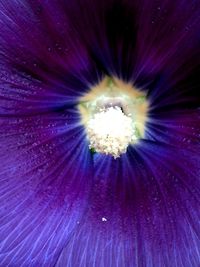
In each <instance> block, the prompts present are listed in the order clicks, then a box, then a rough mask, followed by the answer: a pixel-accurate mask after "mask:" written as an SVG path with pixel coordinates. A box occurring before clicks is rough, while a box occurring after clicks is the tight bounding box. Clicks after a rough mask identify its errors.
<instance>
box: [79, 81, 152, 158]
mask: <svg viewBox="0 0 200 267" xmlns="http://www.w3.org/2000/svg"><path fill="white" fill-rule="evenodd" d="M79 110H80V113H81V117H82V124H83V125H84V127H85V131H86V134H87V139H88V141H89V148H90V149H91V150H92V151H93V152H98V153H103V154H106V155H111V156H113V157H114V158H118V157H120V155H121V154H124V153H126V151H127V148H128V146H129V145H131V144H136V143H137V142H138V141H139V139H141V138H143V137H144V133H145V122H146V120H147V112H148V102H147V100H146V95H145V94H144V92H141V91H139V90H138V89H136V88H135V87H133V86H132V85H131V84H130V83H125V82H123V81H121V80H119V79H117V78H113V79H111V78H110V77H106V78H104V79H103V80H102V81H101V82H100V83H99V84H97V85H96V86H94V87H92V88H91V89H90V91H89V92H88V93H86V94H85V95H84V96H83V97H82V98H81V99H80V101H79Z"/></svg>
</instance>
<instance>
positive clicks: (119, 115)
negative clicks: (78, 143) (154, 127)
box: [86, 106, 137, 158]
mask: <svg viewBox="0 0 200 267" xmlns="http://www.w3.org/2000/svg"><path fill="white" fill-rule="evenodd" d="M86 131H87V135H88V139H89V142H90V145H89V146H90V148H91V149H94V150H95V151H96V152H100V153H104V154H107V155H112V156H113V157H114V158H117V157H119V156H120V155H121V154H123V153H126V150H127V147H128V145H129V144H131V143H134V141H135V140H137V134H136V129H135V125H134V123H133V120H132V117H131V116H127V115H125V114H124V113H123V111H122V110H121V108H120V107H118V106H113V107H107V108H101V109H100V110H99V111H98V112H96V113H95V114H93V116H92V117H91V119H90V120H88V122H87V125H86Z"/></svg>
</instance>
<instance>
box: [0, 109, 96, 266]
mask: <svg viewBox="0 0 200 267" xmlns="http://www.w3.org/2000/svg"><path fill="white" fill-rule="evenodd" d="M78 122H79V114H78V112H76V111H74V109H72V110H71V111H70V110H69V109H68V110H67V111H66V114H65V113H63V112H62V113H61V114H59V113H49V114H47V115H46V116H45V115H44V114H43V115H38V116H33V117H29V116H27V117H24V118H13V117H10V118H3V119H1V126H2V127H1V132H0V140H1V142H0V143H1V152H0V158H1V162H0V170H1V173H0V181H1V187H0V208H1V209H0V218H1V219H0V236H1V242H0V251H1V253H0V262H1V265H4V266H14V265H16V266H53V265H54V263H55V260H56V259H57V257H58V255H59V253H60V250H61V249H62V247H63V246H64V244H66V242H67V240H68V238H69V237H70V235H71V234H72V232H73V230H74V229H75V228H76V227H77V222H78V221H79V220H80V218H81V217H82V216H83V214H84V212H85V209H86V207H87V205H88V203H87V200H88V192H89V190H90V183H91V157H90V154H89V152H88V147H87V144H86V142H85V141H84V139H85V136H84V133H83V129H82V127H81V126H80V124H79V123H78ZM86 178H87V179H86Z"/></svg>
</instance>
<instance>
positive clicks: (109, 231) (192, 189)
mask: <svg viewBox="0 0 200 267" xmlns="http://www.w3.org/2000/svg"><path fill="white" fill-rule="evenodd" d="M195 155H196V154H195V153H192V152H187V154H186V152H185V150H184V149H179V150H178V151H177V149H175V148H173V147H170V146H168V145H166V146H165V145H163V144H160V145H159V144H156V143H153V142H152V143H151V142H144V143H142V144H140V145H138V146H137V147H135V148H134V149H133V148H130V149H129V152H128V154H127V156H124V157H123V158H122V159H117V160H115V161H114V160H113V159H110V160H107V158H105V157H104V158H102V157H101V158H99V159H97V161H96V181H95V183H94V185H93V193H92V197H91V200H90V209H89V211H88V213H87V215H86V216H85V217H84V219H83V220H82V221H80V224H79V229H77V231H76V232H74V234H73V235H72V238H71V240H70V242H69V243H68V244H67V245H66V246H65V248H64V249H63V251H62V253H61V255H60V258H59V260H58V263H57V265H56V266H59V267H61V266H73V265H74V266H102V267H103V266H106V267H108V266H126V267H129V266H130V267H131V266H138V267H139V266H148V267H151V266H152V267H153V266H156V267H162V266H172V265H173V266H177V267H178V266H187V267H190V266H191V267H193V266H198V264H199V239H198V237H199V232H200V225H199V221H198V218H199V215H200V214H199V209H198V208H199V197H200V191H199V182H200V181H199V179H197V177H199V172H200V168H199V166H200V159H196V158H195ZM176 158H178V161H176ZM188 170H191V171H188Z"/></svg>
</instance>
